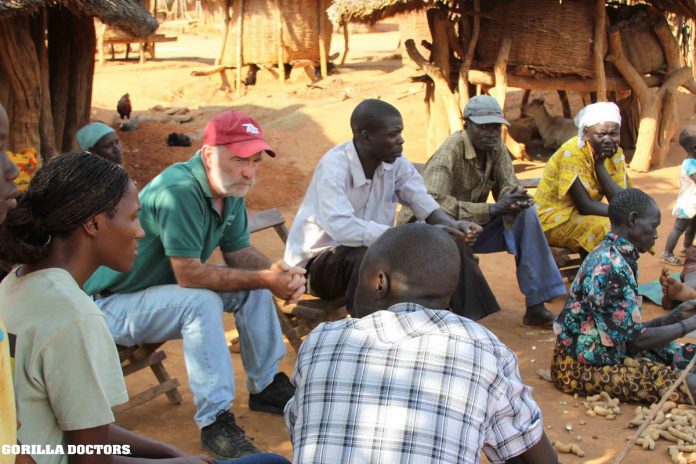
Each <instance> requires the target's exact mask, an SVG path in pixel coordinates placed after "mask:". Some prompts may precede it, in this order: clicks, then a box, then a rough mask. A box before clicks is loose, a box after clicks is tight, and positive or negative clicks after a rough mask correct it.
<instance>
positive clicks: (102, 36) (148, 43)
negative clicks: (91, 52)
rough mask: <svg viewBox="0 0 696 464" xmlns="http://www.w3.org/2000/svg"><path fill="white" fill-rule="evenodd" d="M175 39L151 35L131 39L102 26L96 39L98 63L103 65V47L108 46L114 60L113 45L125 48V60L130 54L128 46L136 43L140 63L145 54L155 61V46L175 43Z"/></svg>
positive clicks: (143, 59) (161, 35)
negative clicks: (138, 47)
mask: <svg viewBox="0 0 696 464" xmlns="http://www.w3.org/2000/svg"><path fill="white" fill-rule="evenodd" d="M177 40H178V38H177V37H168V36H165V35H164V34H152V35H150V36H148V37H145V38H138V37H131V36H129V35H126V34H124V33H122V32H120V31H115V30H112V29H110V28H108V27H107V26H106V25H102V27H101V28H100V31H99V37H98V39H97V51H98V54H99V63H100V64H104V47H106V46H109V47H110V49H111V59H112V60H113V59H114V58H115V56H114V55H115V51H114V45H125V46H126V60H127V59H128V55H129V53H130V45H131V44H133V43H137V44H139V45H140V50H139V54H140V63H144V62H145V52H148V53H149V54H150V59H155V44H157V43H161V42H176V41H177Z"/></svg>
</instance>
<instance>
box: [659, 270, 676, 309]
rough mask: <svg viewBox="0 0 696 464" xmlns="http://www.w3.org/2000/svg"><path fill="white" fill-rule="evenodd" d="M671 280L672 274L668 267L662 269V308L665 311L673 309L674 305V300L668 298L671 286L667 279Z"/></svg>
mask: <svg viewBox="0 0 696 464" xmlns="http://www.w3.org/2000/svg"><path fill="white" fill-rule="evenodd" d="M669 278H670V273H669V269H667V268H666V267H663V268H662V272H661V273H660V278H659V280H660V286H661V287H662V302H661V303H662V307H663V308H664V309H672V307H673V306H674V304H673V303H672V300H671V299H670V298H669V296H667V291H668V290H669V284H668V283H667V279H669Z"/></svg>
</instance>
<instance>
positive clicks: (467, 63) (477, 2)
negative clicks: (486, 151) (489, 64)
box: [458, 0, 481, 108]
mask: <svg viewBox="0 0 696 464" xmlns="http://www.w3.org/2000/svg"><path fill="white" fill-rule="evenodd" d="M480 12H481V0H474V18H473V22H474V25H473V28H472V31H471V39H469V45H468V46H467V49H466V55H465V56H464V58H463V59H462V64H461V65H459V79H458V88H459V106H461V107H462V108H463V107H464V105H466V102H468V101H469V70H470V69H471V62H472V61H473V59H474V52H475V51H476V44H477V43H478V38H479V30H480V28H481V18H480Z"/></svg>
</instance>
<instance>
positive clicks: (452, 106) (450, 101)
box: [404, 39, 463, 133]
mask: <svg viewBox="0 0 696 464" xmlns="http://www.w3.org/2000/svg"><path fill="white" fill-rule="evenodd" d="M404 46H405V47H406V52H407V53H408V56H409V57H410V58H411V59H412V60H413V61H414V62H415V63H416V64H417V65H418V67H420V68H421V69H422V70H423V72H425V73H426V74H427V75H428V77H430V79H432V81H433V85H434V87H435V95H436V98H441V99H442V102H443V104H444V106H445V108H446V109H447V116H448V122H449V129H450V133H452V132H455V131H457V130H461V129H462V127H463V126H462V113H461V109H460V108H459V105H458V104H457V101H456V100H455V99H454V95H452V92H451V91H450V90H449V84H448V82H447V79H445V76H444V75H443V74H442V70H440V69H439V68H437V67H435V66H433V65H432V64H431V63H429V62H428V61H427V60H426V59H425V58H423V55H421V54H420V52H419V51H418V50H417V49H416V44H415V43H414V42H413V39H408V40H407V41H406V42H405V43H404Z"/></svg>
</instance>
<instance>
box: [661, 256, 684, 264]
mask: <svg viewBox="0 0 696 464" xmlns="http://www.w3.org/2000/svg"><path fill="white" fill-rule="evenodd" d="M660 262H661V263H665V264H669V265H671V266H681V265H682V264H684V261H682V260H681V258H679V257H678V256H674V255H664V254H663V255H661V256H660Z"/></svg>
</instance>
